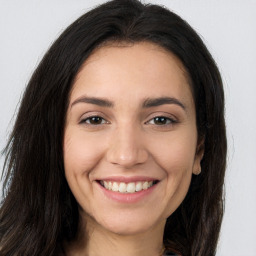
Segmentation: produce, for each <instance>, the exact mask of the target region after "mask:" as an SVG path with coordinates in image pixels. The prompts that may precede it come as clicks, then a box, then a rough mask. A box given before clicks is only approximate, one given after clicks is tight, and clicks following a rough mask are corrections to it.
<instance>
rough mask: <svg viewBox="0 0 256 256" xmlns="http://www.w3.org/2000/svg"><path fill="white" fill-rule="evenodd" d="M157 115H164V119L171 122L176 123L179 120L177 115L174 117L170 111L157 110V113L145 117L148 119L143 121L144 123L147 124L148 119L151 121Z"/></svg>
mask: <svg viewBox="0 0 256 256" xmlns="http://www.w3.org/2000/svg"><path fill="white" fill-rule="evenodd" d="M157 117H164V118H166V119H169V120H171V123H172V124H175V123H178V122H179V120H178V118H177V117H175V116H174V115H172V114H170V113H165V112H158V113H154V114H151V115H150V116H149V117H148V118H147V119H148V121H146V122H145V124H148V123H149V122H150V121H152V120H153V119H154V118H157Z"/></svg>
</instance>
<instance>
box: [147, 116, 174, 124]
mask: <svg viewBox="0 0 256 256" xmlns="http://www.w3.org/2000/svg"><path fill="white" fill-rule="evenodd" d="M152 121H153V122H154V123H151V122H152ZM159 121H160V122H164V123H161V124H156V122H159ZM146 123H147V124H150V125H151V124H152V125H157V126H170V125H174V124H175V123H177V121H176V120H174V119H173V118H170V117H166V116H155V117H154V118H152V119H150V120H149V121H147V122H146Z"/></svg>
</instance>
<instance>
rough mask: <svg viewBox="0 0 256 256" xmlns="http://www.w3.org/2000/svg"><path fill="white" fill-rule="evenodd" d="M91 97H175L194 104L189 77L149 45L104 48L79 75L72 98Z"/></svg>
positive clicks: (170, 56) (160, 50)
mask: <svg viewBox="0 0 256 256" xmlns="http://www.w3.org/2000/svg"><path fill="white" fill-rule="evenodd" d="M81 94H89V96H95V97H102V96H104V97H110V98H113V99H115V98H116V99H122V100H124V98H125V97H126V98H130V100H133V101H134V100H136V99H138V100H139V99H140V98H150V97H152V96H154V97H164V96H170V97H172V96H175V97H178V98H180V99H182V98H184V100H186V101H193V99H192V94H191V91H190V85H189V78H188V75H187V72H186V70H185V68H184V66H183V64H182V63H181V61H180V60H179V59H178V58H177V57H176V56H175V55H174V54H172V53H171V52H169V51H166V50H165V49H163V48H162V47H160V46H157V45H155V44H152V43H148V42H141V43H136V44H118V45H117V44H110V45H104V46H101V47H100V48H98V49H97V50H95V51H94V53H93V54H91V56H90V57H89V58H88V59H87V60H86V61H85V63H84V64H83V66H82V67H81V69H80V71H79V72H78V74H77V76H76V79H75V82H74V84H73V88H72V92H71V99H74V98H76V97H79V96H81Z"/></svg>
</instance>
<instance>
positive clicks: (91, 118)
mask: <svg viewBox="0 0 256 256" xmlns="http://www.w3.org/2000/svg"><path fill="white" fill-rule="evenodd" d="M93 119H97V120H98V121H99V120H101V121H104V123H100V124H92V123H91V121H93ZM88 121H89V122H88ZM108 123H109V122H108V121H106V120H105V119H104V118H103V117H101V116H97V115H95V116H89V117H87V118H85V119H83V120H81V122H80V124H86V125H92V126H98V125H102V124H108Z"/></svg>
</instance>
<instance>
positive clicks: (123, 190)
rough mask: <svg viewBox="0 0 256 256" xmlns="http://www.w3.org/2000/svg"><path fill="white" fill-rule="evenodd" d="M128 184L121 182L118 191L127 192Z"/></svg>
mask: <svg viewBox="0 0 256 256" xmlns="http://www.w3.org/2000/svg"><path fill="white" fill-rule="evenodd" d="M126 187H127V186H126V184H125V183H124V182H121V183H120V185H119V189H118V191H119V192H121V193H125V192H126V189H127V188H126Z"/></svg>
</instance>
